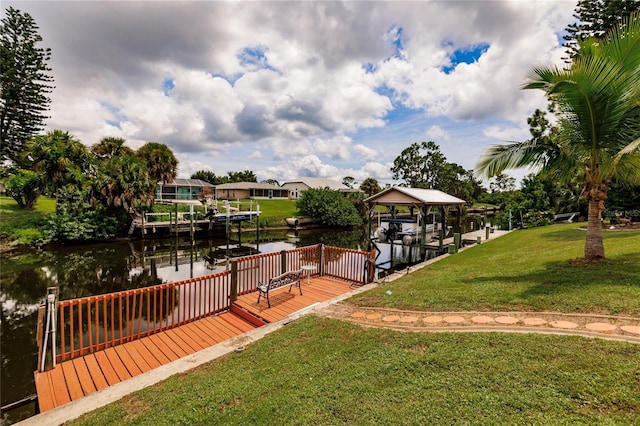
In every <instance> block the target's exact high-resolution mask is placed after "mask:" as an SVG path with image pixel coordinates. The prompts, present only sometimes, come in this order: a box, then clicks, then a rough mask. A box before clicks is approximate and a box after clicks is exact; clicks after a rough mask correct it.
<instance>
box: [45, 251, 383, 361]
mask: <svg viewBox="0 0 640 426" xmlns="http://www.w3.org/2000/svg"><path fill="white" fill-rule="evenodd" d="M374 259H375V252H363V251H358V250H350V249H344V248H339V247H327V246H324V245H322V244H318V245H313V246H307V247H301V248H296V249H292V250H286V251H281V252H274V253H264V254H259V255H252V256H244V257H240V258H237V259H231V260H230V270H227V271H223V272H219V273H215V274H211V275H206V276H202V277H197V278H191V279H188V280H182V281H178V282H173V283H165V284H159V285H155V286H150V287H144V288H138V289H132V290H124V291H119V292H115V293H108V294H101V295H96V296H89V297H82V298H78V299H70V300H61V301H59V302H57V306H56V308H57V311H58V312H57V313H56V314H55V315H56V316H57V318H58V320H57V322H58V324H57V333H56V334H57V338H56V340H55V341H56V342H57V345H56V346H57V347H58V350H57V354H56V355H55V360H56V362H59V361H64V360H66V359H70V358H74V357H77V356H81V355H86V354H88V353H92V352H95V351H99V350H102V349H106V348H108V347H111V346H115V345H119V344H121V343H125V342H128V341H131V340H134V339H138V338H141V337H144V336H148V335H151V334H154V333H158V332H160V331H164V330H168V329H170V328H173V327H177V326H180V325H183V324H185V323H187V322H190V321H195V320H197V319H200V318H203V317H206V316H210V315H215V314H217V313H221V312H224V311H227V310H229V309H230V307H231V304H232V303H233V302H234V301H235V300H236V299H237V297H238V296H240V295H243V294H248V293H252V292H255V291H256V287H257V286H258V283H259V282H263V283H264V282H266V281H268V280H269V279H270V278H272V277H274V276H276V275H280V274H281V273H283V272H287V271H294V270H299V269H304V270H305V277H306V276H307V274H308V276H322V275H328V276H331V277H334V278H339V279H344V280H347V281H351V282H353V283H360V284H366V283H368V282H371V275H370V274H369V273H367V271H368V269H367V268H368V265H369V266H370V265H371V264H372V263H373V260H374ZM54 318H55V317H54ZM39 324H40V322H39ZM38 335H43V333H42V332H41V330H38ZM41 346H42V345H41ZM44 346H46V345H44ZM54 353H55V352H54ZM43 370H44V368H43Z"/></svg>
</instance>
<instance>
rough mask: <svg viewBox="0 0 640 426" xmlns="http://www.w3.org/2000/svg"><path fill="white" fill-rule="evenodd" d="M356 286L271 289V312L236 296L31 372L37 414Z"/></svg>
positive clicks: (326, 283) (253, 298)
mask: <svg viewBox="0 0 640 426" xmlns="http://www.w3.org/2000/svg"><path fill="white" fill-rule="evenodd" d="M354 285H357V284H354V283H353V282H350V281H345V280H341V279H336V278H331V277H327V276H318V277H311V278H310V279H309V278H305V279H304V281H303V282H302V285H301V288H302V293H303V295H302V296H301V295H300V293H299V292H298V290H297V289H293V290H292V291H291V292H289V291H288V287H284V288H279V289H275V290H272V293H271V296H270V299H271V308H268V307H267V303H266V300H265V299H264V298H262V299H261V301H260V303H257V300H258V293H257V292H256V293H249V294H245V295H243V296H240V297H239V298H238V299H237V300H236V301H235V302H234V303H233V304H232V305H231V308H230V310H229V311H226V312H224V313H221V314H216V315H214V316H208V317H205V318H201V319H198V320H195V321H192V322H189V323H187V324H184V325H181V326H178V327H176V328H171V329H168V330H163V331H159V332H157V333H155V334H151V335H148V336H145V337H140V338H138V339H136V340H132V341H129V342H126V343H122V344H118V345H115V346H112V347H109V348H106V349H103V350H99V351H96V352H93V353H90V354H87V355H84V356H79V357H76V358H73V359H70V360H67V361H63V362H61V363H59V364H58V365H56V367H55V368H53V369H51V370H48V371H45V372H35V373H34V374H35V384H36V391H37V394H38V403H39V407H40V411H41V412H45V411H48V410H51V409H53V408H56V407H59V406H61V405H64V404H66V403H69V402H71V401H76V400H78V399H81V398H83V397H84V396H86V395H89V394H92V393H94V392H97V391H100V390H102V389H105V388H106V387H108V386H112V385H114V384H116V383H119V382H122V381H125V380H128V379H130V378H132V377H135V376H137V375H140V374H142V373H145V372H147V371H150V370H151V369H154V368H157V367H160V366H161V365H165V364H168V363H170V362H172V361H175V360H177V359H179V358H182V357H185V356H188V355H190V354H193V353H195V352H198V351H200V350H203V349H205V348H208V347H210V346H213V345H215V344H218V343H221V342H223V341H226V340H229V339H231V338H233V337H235V336H238V335H241V334H243V333H246V332H248V331H251V330H253V329H255V328H257V327H259V326H261V325H264V324H266V323H268V322H274V321H278V320H280V319H283V318H285V317H287V316H288V315H290V314H292V313H294V312H296V311H299V310H300V309H303V308H305V307H308V306H311V305H313V304H315V303H317V302H323V301H326V300H329V299H332V298H333V297H336V296H338V295H341V294H345V293H347V292H349V291H350V290H352V289H353V286H354Z"/></svg>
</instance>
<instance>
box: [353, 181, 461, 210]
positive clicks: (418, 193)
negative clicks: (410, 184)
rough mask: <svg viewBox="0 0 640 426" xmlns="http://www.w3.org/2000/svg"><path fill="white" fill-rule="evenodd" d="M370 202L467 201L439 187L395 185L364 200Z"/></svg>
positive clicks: (387, 203)
mask: <svg viewBox="0 0 640 426" xmlns="http://www.w3.org/2000/svg"><path fill="white" fill-rule="evenodd" d="M364 202H365V203H369V204H382V205H396V206H397V205H423V206H434V205H438V206H449V205H459V204H465V203H466V201H464V200H462V199H460V198H458V197H454V196H453V195H450V194H447V193H446V192H442V191H439V190H437V189H422V188H405V187H402V186H394V187H391V188H387V189H385V190H384V191H382V192H378V193H377V194H375V195H372V196H371V197H369V198H367V199H365V200H364Z"/></svg>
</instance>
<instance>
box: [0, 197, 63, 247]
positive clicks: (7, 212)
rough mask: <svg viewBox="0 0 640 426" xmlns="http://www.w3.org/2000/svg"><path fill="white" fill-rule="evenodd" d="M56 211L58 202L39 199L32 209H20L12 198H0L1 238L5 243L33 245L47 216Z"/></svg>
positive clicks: (43, 198)
mask: <svg viewBox="0 0 640 426" xmlns="http://www.w3.org/2000/svg"><path fill="white" fill-rule="evenodd" d="M55 211H56V200H55V199H53V198H49V197H39V198H38V200H37V201H36V204H35V206H34V207H33V208H32V209H20V208H19V207H18V203H16V201H15V200H14V199H13V198H10V197H4V196H2V197H0V219H1V220H0V236H1V237H2V240H3V243H5V242H10V243H12V244H31V243H32V242H33V241H35V240H36V239H37V238H38V237H39V236H40V229H41V227H42V224H43V222H44V220H45V218H46V217H47V215H49V214H51V213H54V212H55Z"/></svg>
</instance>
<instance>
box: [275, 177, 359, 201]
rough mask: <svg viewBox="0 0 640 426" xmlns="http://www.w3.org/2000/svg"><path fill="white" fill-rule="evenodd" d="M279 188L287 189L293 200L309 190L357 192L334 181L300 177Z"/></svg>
mask: <svg viewBox="0 0 640 426" xmlns="http://www.w3.org/2000/svg"><path fill="white" fill-rule="evenodd" d="M281 187H282V188H285V189H288V190H289V197H290V198H293V199H298V198H300V196H301V195H302V192H304V191H305V190H307V189H309V188H316V189H318V188H329V189H334V190H336V191H340V192H344V193H349V192H359V190H358V189H353V188H349V187H348V186H347V185H345V184H343V183H340V182H337V181H335V180H331V179H325V178H315V177H301V178H298V179H296V180H291V181H289V182H285V183H283V184H282V185H281Z"/></svg>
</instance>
